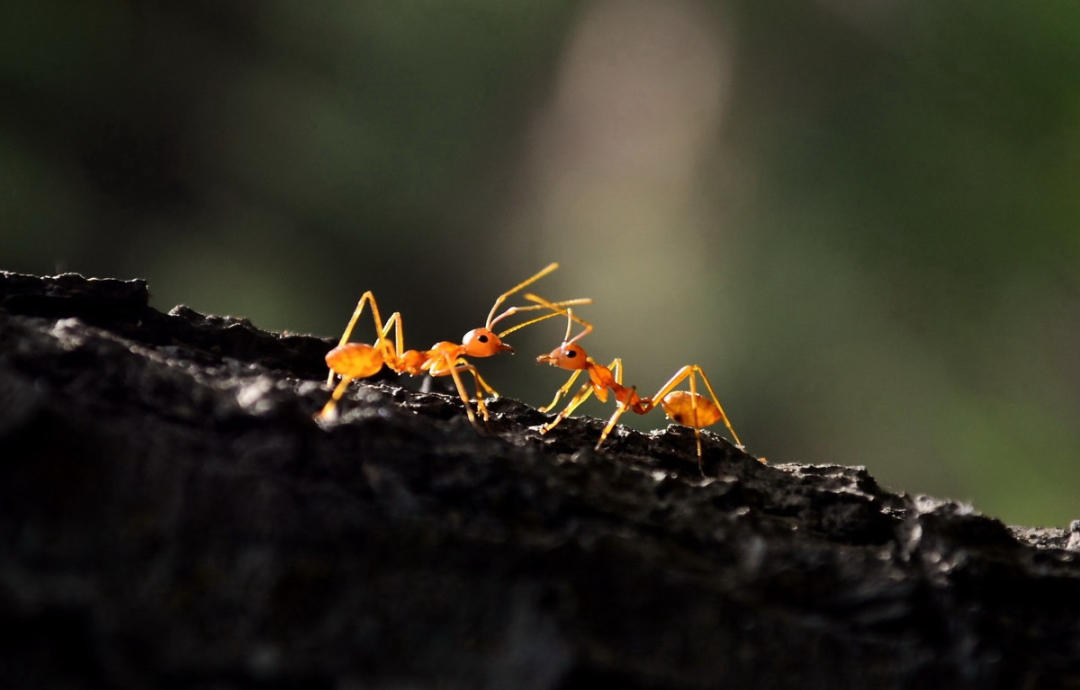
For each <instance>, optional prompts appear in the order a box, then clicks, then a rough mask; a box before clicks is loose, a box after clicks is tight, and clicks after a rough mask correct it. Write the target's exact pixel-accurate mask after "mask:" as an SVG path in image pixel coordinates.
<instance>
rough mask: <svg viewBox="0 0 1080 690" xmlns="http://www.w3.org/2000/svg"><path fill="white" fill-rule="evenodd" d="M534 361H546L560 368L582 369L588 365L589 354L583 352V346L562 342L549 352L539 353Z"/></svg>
mask: <svg viewBox="0 0 1080 690" xmlns="http://www.w3.org/2000/svg"><path fill="white" fill-rule="evenodd" d="M536 361H537V362H541V363H543V362H546V363H548V364H550V365H551V366H553V367H559V368H560V369H571V370H573V369H584V368H585V367H587V366H588V365H589V355H588V354H586V353H585V348H583V347H582V346H580V345H578V344H577V343H563V344H562V345H561V346H559V347H558V348H557V349H555V350H552V351H551V353H550V354H546V355H540V356H539V357H537V358H536Z"/></svg>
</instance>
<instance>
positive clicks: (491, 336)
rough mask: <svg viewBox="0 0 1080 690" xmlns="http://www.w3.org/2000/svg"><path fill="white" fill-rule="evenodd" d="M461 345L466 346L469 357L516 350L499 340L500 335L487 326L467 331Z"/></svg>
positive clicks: (466, 353)
mask: <svg viewBox="0 0 1080 690" xmlns="http://www.w3.org/2000/svg"><path fill="white" fill-rule="evenodd" d="M461 346H462V347H464V348H465V356H467V357H490V356H492V355H497V354H499V353H500V352H509V353H511V354H513V352H514V348H512V347H510V346H509V345H507V344H506V343H504V342H503V341H501V340H499V336H497V335H495V333H494V332H493V331H491V330H489V329H487V328H474V329H473V330H471V331H469V332H468V333H466V334H465V337H464V338H462V339H461Z"/></svg>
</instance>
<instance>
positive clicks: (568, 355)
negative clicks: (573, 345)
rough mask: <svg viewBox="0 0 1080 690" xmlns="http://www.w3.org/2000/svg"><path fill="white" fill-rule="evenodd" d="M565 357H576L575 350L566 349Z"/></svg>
mask: <svg viewBox="0 0 1080 690" xmlns="http://www.w3.org/2000/svg"><path fill="white" fill-rule="evenodd" d="M566 356H567V357H577V350H568V351H567V352H566Z"/></svg>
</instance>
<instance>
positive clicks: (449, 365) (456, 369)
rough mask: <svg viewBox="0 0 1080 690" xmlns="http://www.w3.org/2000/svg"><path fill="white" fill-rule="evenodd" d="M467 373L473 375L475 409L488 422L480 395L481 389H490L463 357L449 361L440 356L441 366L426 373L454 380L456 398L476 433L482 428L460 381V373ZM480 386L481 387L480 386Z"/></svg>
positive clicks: (486, 412)
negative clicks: (463, 407) (447, 376)
mask: <svg viewBox="0 0 1080 690" xmlns="http://www.w3.org/2000/svg"><path fill="white" fill-rule="evenodd" d="M462 371H468V372H469V373H471V374H472V375H473V380H474V382H475V383H476V409H477V410H479V411H480V413H481V414H482V415H483V416H484V421H485V422H486V421H487V420H488V411H487V406H485V405H484V398H483V396H482V395H481V394H480V391H481V390H482V388H483V387H487V388H489V389H490V388H491V387H490V386H488V385H487V383H482V382H483V379H482V378H481V377H480V372H479V371H477V370H476V367H474V366H473V365H471V364H469V362H468V361H467V360H466V359H464V358H463V357H459V358H457V359H455V360H451V359H450V358H449V357H447V356H446V355H442V362H441V366H439V365H436V366H433V367H431V368H430V369H429V370H428V373H429V374H431V375H432V376H445V375H447V374H450V376H452V377H453V379H454V386H456V387H457V392H458V397H459V398H461V402H462V404H463V405H465V414H466V415H468V417H469V422H471V423H472V425H473V426H474V427H476V430H477V431H481V432H482V431H483V430H484V429H483V427H481V426H480V424H479V422H477V421H476V415H474V414H473V411H472V407H471V406H470V405H469V394H468V392H466V390H465V384H464V383H463V382H462V380H461V375H460V374H461V372H462ZM481 384H482V385H481Z"/></svg>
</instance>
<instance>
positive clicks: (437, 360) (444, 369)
mask: <svg viewBox="0 0 1080 690" xmlns="http://www.w3.org/2000/svg"><path fill="white" fill-rule="evenodd" d="M558 267H559V264H557V263H553V264H550V265H548V266H547V267H545V268H544V269H543V270H541V271H540V272H539V273H537V274H536V275H534V276H532V277H531V278H529V279H528V280H526V281H524V282H522V283H520V284H519V285H516V286H514V287H513V288H511V289H510V290H507V291H506V292H504V293H503V294H501V295H499V298H498V299H496V300H495V304H494V305H493V306H492V307H491V312H490V313H489V314H488V318H487V321H486V322H485V324H484V327H483V328H474V329H473V330H471V331H469V332H468V333H466V334H465V337H464V338H462V341H461V343H460V344H459V343H452V342H448V341H443V342H439V343H435V344H434V345H432V347H431V349H430V350H405V349H404V344H403V336H402V318H401V314H400V312H394V314H393V315H391V316H390V318H389V319H388V320H387V321H386V322H385V323H383V321H382V318H381V317H380V316H379V306H378V305H377V304H376V303H375V295H374V294H372V292H371V291H370V290H369V291H368V292H365V293H364V294H363V296H362V297H361V298H360V301H359V302H358V303H357V305H356V309H355V310H354V311H353V315H352V318H351V319H349V325H348V326H346V327H345V332H344V333H343V334H342V336H341V340H340V341H339V342H338V345H337V347H335V348H334V349H333V350H331V351H330V352H328V353H327V354H326V363H327V365H328V366H329V367H330V375H329V376H328V377H327V380H326V384H327V385H328V386H332V385H333V384H334V377H335V376H341V381H340V382H339V383H338V385H337V387H335V388H334V392H333V393H332V394H331V396H330V400H329V401H328V402H327V403H326V405H325V406H324V407H323V409H322V410H321V411H320V412H319V413H318V415H316V416H317V418H319V419H328V418H330V417H332V415H333V414H334V410H335V408H336V406H337V402H338V400H340V399H341V396H343V395H344V394H345V389H346V388H347V387H348V385H349V383H350V382H352V381H353V380H354V379H362V378H366V377H368V376H373V375H375V374H376V373H378V372H379V370H380V369H382V367H383V365H384V364H385V365H386V366H387V367H389V368H390V369H392V370H393V371H395V372H397V373H399V374H410V375H412V376H421V375H423V374H429V375H431V376H452V377H453V379H454V385H455V386H456V387H457V392H458V395H459V396H460V397H461V401H462V403H464V405H465V413H466V414H467V415H468V417H469V421H470V422H471V423H472V424H473V426H475V427H477V429H479V428H480V426H479V424H478V423H477V421H476V416H475V415H474V414H473V411H472V408H471V407H470V406H469V396H468V394H467V393H466V391H465V385H464V384H463V383H462V381H461V376H460V374H461V372H463V371H467V372H469V373H470V374H472V376H473V380H474V382H475V384H476V408H477V409H478V410H479V411H480V413H481V414H482V415H483V417H484V420H485V421H487V419H488V411H487V407H485V405H484V401H483V396H482V392H484V393H487V394H488V395H491V396H492V397H498V395H499V394H498V393H497V392H496V391H495V389H494V388H492V387H491V386H489V385H488V383H487V382H486V381H484V379H483V377H481V376H480V372H479V371H477V370H476V367H474V366H473V365H472V364H469V362H468V360H466V359H465V358H466V357H491V356H492V355H496V354H498V353H500V352H511V353H512V352H513V351H514V349H513V348H512V347H510V346H509V345H507V344H506V343H504V342H502V338H504V337H506V335H507V334H509V333H513V332H514V331H516V330H518V329H520V328H524V327H526V326H529V325H532V324H534V323H536V322H538V321H543V320H544V319H548V318H551V317H552V316H558V315H559V314H561V313H562V311H560V310H561V309H562V308H564V307H567V306H569V305H577V304H589V303H591V301H592V300H588V299H579V300H567V301H565V302H554V303H552V302H547V301H544V303H543V304H539V303H538V304H535V305H531V306H525V307H510V308H509V309H507V310H506V311H504V312H503V313H502V314H499V315H498V316H495V312H496V310H498V308H499V305H501V304H502V303H503V302H504V301H506V298H507V297H509V296H510V295H513V294H514V293H516V292H518V291H519V290H521V289H522V288H524V287H526V286H527V285H531V284H532V283H534V282H536V281H537V280H539V279H540V278H543V277H544V276H546V275H547V274H548V273H551V272H552V271H554V270H555V269H556V268H558ZM369 302H370V303H371V313H372V317H373V318H374V320H375V332H376V333H377V334H378V336H377V337H376V340H375V343H374V344H373V345H368V344H366V343H350V342H349V337H350V336H351V335H352V332H353V329H354V328H355V327H356V322H357V321H358V320H359V319H360V315H361V313H362V312H363V311H364V305H366V304H367V303H369ZM552 308H554V310H553V311H552V313H550V314H545V315H544V316H540V317H538V318H535V319H532V320H530V321H526V322H525V323H521V324H518V325H517V326H514V327H513V328H510V329H507V330H505V331H503V332H502V333H499V334H498V335H496V334H495V332H494V331H492V330H491V328H492V327H493V326H494V325H495V324H497V323H498V322H499V321H502V320H503V319H505V318H506V317H508V316H511V315H513V314H516V313H518V312H523V311H531V310H536V309H552ZM391 330H393V331H394V339H393V341H391V339H390V337H389V336H390V331H391Z"/></svg>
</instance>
